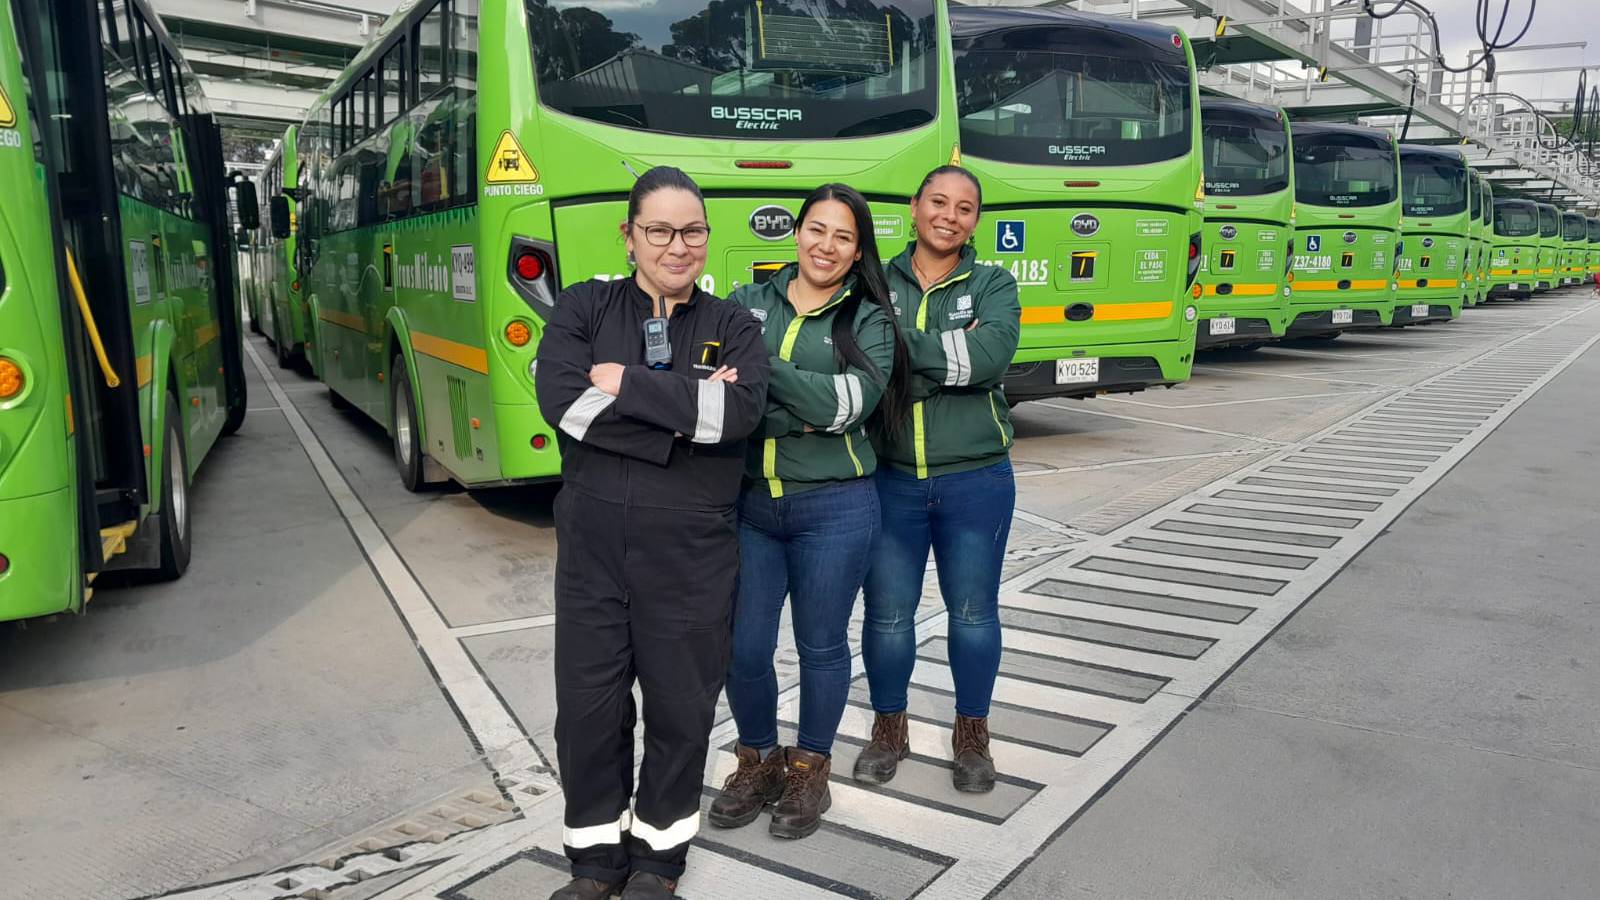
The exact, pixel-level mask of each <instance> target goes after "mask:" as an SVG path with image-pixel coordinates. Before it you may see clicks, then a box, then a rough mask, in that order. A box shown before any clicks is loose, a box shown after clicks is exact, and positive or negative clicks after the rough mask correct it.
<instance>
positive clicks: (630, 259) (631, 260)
mask: <svg viewBox="0 0 1600 900" xmlns="http://www.w3.org/2000/svg"><path fill="white" fill-rule="evenodd" d="M628 265H630V266H633V267H634V268H636V269H637V268H638V267H639V261H638V260H637V259H634V258H633V251H632V250H629V251H628Z"/></svg>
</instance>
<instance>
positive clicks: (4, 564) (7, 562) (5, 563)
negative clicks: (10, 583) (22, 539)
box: [0, 553, 11, 575]
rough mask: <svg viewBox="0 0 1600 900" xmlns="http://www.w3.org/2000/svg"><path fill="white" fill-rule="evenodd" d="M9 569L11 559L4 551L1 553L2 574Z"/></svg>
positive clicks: (0, 566)
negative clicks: (7, 557)
mask: <svg viewBox="0 0 1600 900" xmlns="http://www.w3.org/2000/svg"><path fill="white" fill-rule="evenodd" d="M9 571H11V560H9V559H6V555H5V554H4V553H0V575H4V574H5V573H7V572H9Z"/></svg>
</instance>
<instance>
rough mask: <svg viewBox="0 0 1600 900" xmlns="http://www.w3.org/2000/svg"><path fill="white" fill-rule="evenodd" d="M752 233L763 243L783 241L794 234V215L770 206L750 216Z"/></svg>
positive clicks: (780, 208)
mask: <svg viewBox="0 0 1600 900" xmlns="http://www.w3.org/2000/svg"><path fill="white" fill-rule="evenodd" d="M750 233H751V234H753V235H755V236H756V237H758V238H761V239H762V240H763V241H781V240H783V239H784V238H786V237H788V236H789V235H791V234H793V233H794V213H792V212H789V210H787V209H785V208H783V207H781V206H778V205H776V204H768V205H767V206H763V207H761V208H759V209H757V210H756V211H755V212H753V213H751V214H750Z"/></svg>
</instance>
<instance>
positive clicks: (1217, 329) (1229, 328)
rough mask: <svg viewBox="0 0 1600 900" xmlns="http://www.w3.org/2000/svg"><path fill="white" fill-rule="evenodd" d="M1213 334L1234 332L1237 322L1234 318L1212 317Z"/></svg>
mask: <svg viewBox="0 0 1600 900" xmlns="http://www.w3.org/2000/svg"><path fill="white" fill-rule="evenodd" d="M1210 321H1211V333H1212V334H1233V330H1234V328H1235V327H1236V325H1237V323H1236V320H1234V319H1211V320H1210Z"/></svg>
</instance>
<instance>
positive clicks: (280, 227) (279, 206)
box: [272, 194, 289, 241]
mask: <svg viewBox="0 0 1600 900" xmlns="http://www.w3.org/2000/svg"><path fill="white" fill-rule="evenodd" d="M272 236H273V237H275V238H277V239H278V240H280V241H281V240H283V239H285V238H287V237H288V236H289V198H288V197H285V196H283V195H282V194H279V195H277V196H276V197H273V198H272Z"/></svg>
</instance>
